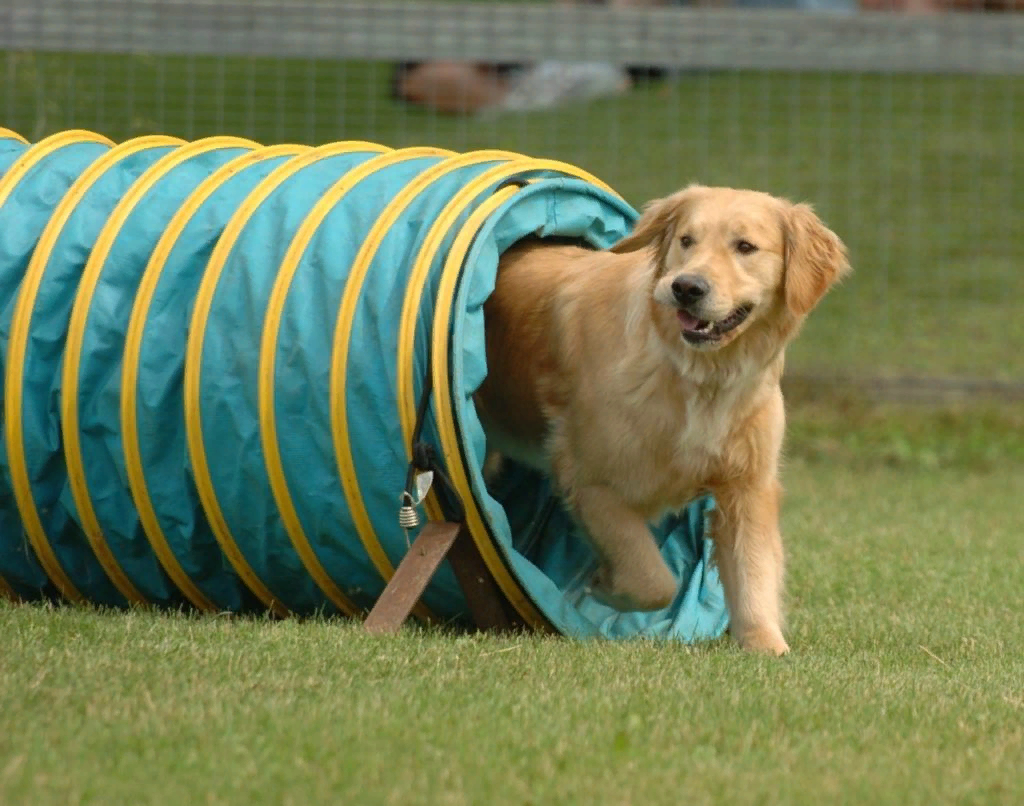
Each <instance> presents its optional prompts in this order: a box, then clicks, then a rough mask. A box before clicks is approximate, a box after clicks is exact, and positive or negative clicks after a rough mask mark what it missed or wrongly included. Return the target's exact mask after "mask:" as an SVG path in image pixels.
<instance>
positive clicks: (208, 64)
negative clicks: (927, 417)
mask: <svg viewBox="0 0 1024 806" xmlns="http://www.w3.org/2000/svg"><path fill="white" fill-rule="evenodd" d="M0 65H3V67H0V73H3V74H4V75H2V76H0V85H2V86H4V87H5V88H6V89H7V92H6V93H5V96H6V97H4V98H3V99H2V100H0V125H5V126H8V127H11V128H14V129H17V130H20V131H22V132H23V133H24V134H25V135H26V136H28V137H31V138H38V137H40V136H43V135H45V134H47V133H50V132H53V131H56V130H60V129H63V128H69V127H85V128H92V129H95V130H98V131H102V132H104V133H106V134H107V135H109V136H111V137H112V138H115V139H121V138H125V137H128V136H131V135H136V134H141V133H147V132H165V133H170V134H176V135H179V136H182V137H186V138H197V137H201V136H206V135H211V134H223V133H231V134H238V135H246V136H249V137H252V138H255V139H257V140H259V141H261V142H266V143H272V142H281V141H289V140H290V141H301V142H307V143H313V144H316V143H322V142H326V141H330V140H336V139H346V138H348V139H372V140H377V141H379V142H383V143H386V144H388V145H392V146H407V145H425V144H429V145H438V146H446V147H449V148H453V149H456V150H469V149H474V148H483V147H487V148H493V147H500V148H508V149H512V150H517V151H521V152H524V153H528V154H532V155H535V156H550V157H557V158H560V159H564V160H567V161H570V162H573V163H575V164H578V165H580V166H582V167H584V168H587V169H588V170H590V171H592V172H594V173H596V174H597V175H598V176H600V177H602V178H603V179H605V180H606V181H608V182H609V183H610V184H611V185H612V186H613V187H615V188H616V189H618V190H619V191H620V192H621V193H622V194H623V195H624V196H626V198H628V199H629V200H630V201H631V202H633V203H634V204H640V203H642V202H643V201H645V200H647V199H650V198H652V197H657V196H659V195H662V194H665V193H667V192H670V191H672V190H674V189H675V188H677V187H679V186H681V185H683V184H685V183H687V182H689V181H691V180H700V181H703V182H706V183H712V184H728V185H741V186H747V187H756V188H760V189H765V190H769V191H772V192H776V193H780V194H784V195H788V196H791V197H793V198H798V199H807V200H811V201H813V202H814V203H815V204H816V206H817V207H818V209H819V210H820V212H821V213H822V215H823V216H824V217H825V218H826V220H827V221H828V222H829V223H830V224H831V225H832V226H833V227H834V228H835V229H836V231H837V232H839V233H840V235H841V236H842V237H843V238H844V239H845V240H846V241H847V243H848V244H849V246H850V249H851V253H852V259H853V263H854V267H855V269H856V274H855V275H854V277H853V279H851V280H850V281H849V282H848V284H847V285H846V287H844V288H842V289H841V290H840V291H838V292H837V293H835V294H834V295H833V296H831V297H830V298H829V299H828V300H827V301H826V302H825V303H824V305H823V306H822V309H821V310H820V311H819V312H818V313H816V315H815V316H814V317H813V318H812V320H811V322H810V324H809V327H808V330H807V335H806V337H805V338H804V339H802V340H801V341H800V342H798V344H797V345H796V347H795V348H794V350H793V351H792V359H791V367H792V368H795V369H798V370H804V371H812V372H813V371H821V370H828V371H830V372H836V371H838V372H847V373H859V374H892V375H895V374H912V375H926V374H930V375H972V376H984V377H990V378H999V379H1005V380H1019V379H1021V378H1024V354H1022V353H1021V351H1020V349H1019V345H1020V344H1022V343H1024V317H1020V316H1018V315H1016V300H1017V299H1019V298H1020V297H1021V296H1022V294H1024V272H1022V271H1021V269H1020V267H1021V266H1022V265H1024V224H1022V222H1021V219H1020V215H1019V213H1020V199H1019V196H1020V189H1021V187H1024V138H1021V137H1019V136H1018V131H1017V130H1018V128H1019V126H1018V125H1017V117H1018V116H1019V110H1020V108H1021V107H1022V103H1024V79H1021V78H1020V77H952V76H931V77H925V76H869V75H854V74H842V75H839V74H810V73H754V72H726V71H723V72H716V73H702V72H694V73H688V74H684V75H682V76H680V77H679V78H678V80H675V81H670V82H665V83H661V84H654V85H651V86H648V87H646V88H643V89H638V90H635V91H633V92H631V93H630V94H629V95H627V96H625V97H623V98H621V99H615V100H605V101H599V102H595V103H591V104H586V105H579V106H572V107H566V108H563V109H557V110H552V111H548V112H539V113H533V114H516V115H506V116H502V117H496V118H490V119H476V118H474V119H468V118H441V117H437V116H435V115H431V114H428V113H424V112H422V111H417V110H415V109H412V108H409V107H407V106H405V105H402V104H399V103H396V102H394V101H392V100H390V98H389V90H388V82H389V80H390V76H391V68H390V65H387V64H372V63H371V64H366V63H349V62H326V61H294V60H293V61H288V60H274V59H211V58H149V57H144V56H138V57H130V58H126V57H119V56H102V57H100V56H82V55H79V56H70V55H61V54H51V55H44V54H31V53H8V54H6V56H4V54H0Z"/></svg>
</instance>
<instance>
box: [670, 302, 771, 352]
mask: <svg viewBox="0 0 1024 806" xmlns="http://www.w3.org/2000/svg"><path fill="white" fill-rule="evenodd" d="M752 310H754V306H753V305H741V306H740V307H738V308H736V309H735V310H734V311H733V312H732V313H730V314H729V315H728V316H727V317H725V319H719V320H718V321H717V322H708V321H707V320H705V319H698V318H697V317H696V316H694V315H693V314H692V313H689V312H687V311H684V310H682V309H680V310H679V311H678V312H677V316H678V317H679V324H681V325H682V326H683V338H684V339H686V340H687V341H688V342H690V344H709V343H711V342H714V341H718V340H719V339H720V338H722V336H724V335H725V334H726V333H728V332H729V331H730V330H735V329H736V328H738V327H739V326H740V325H742V324H743V322H744V321H746V318H747V317H748V316H750V312H751V311H752Z"/></svg>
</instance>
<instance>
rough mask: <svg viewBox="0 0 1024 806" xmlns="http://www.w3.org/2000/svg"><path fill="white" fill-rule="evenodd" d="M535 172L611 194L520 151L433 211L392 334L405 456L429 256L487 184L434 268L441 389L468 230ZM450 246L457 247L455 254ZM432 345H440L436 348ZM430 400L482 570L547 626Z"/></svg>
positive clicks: (437, 510) (434, 353) (530, 620)
mask: <svg viewBox="0 0 1024 806" xmlns="http://www.w3.org/2000/svg"><path fill="white" fill-rule="evenodd" d="M542 172H553V173H556V174H560V175H563V176H569V177H572V178H579V179H583V180H585V181H587V182H590V183H592V184H594V185H596V186H598V187H600V188H602V189H603V190H606V191H607V192H609V193H611V194H612V195H617V194H615V192H614V191H613V190H611V188H609V187H608V186H607V185H606V184H605V183H604V182H602V181H601V180H600V179H598V178H596V177H595V176H593V175H591V174H590V173H588V172H586V171H583V170H581V169H580V168H577V167H575V166H573V165H569V164H567V163H564V162H559V161H557V160H544V159H532V158H523V159H521V160H516V161H514V162H509V163H506V164H504V165H499V166H497V167H496V168H492V169H491V170H489V171H486V172H484V173H482V174H480V175H479V176H478V177H476V178H475V179H473V180H472V181H470V182H468V183H467V184H466V185H465V187H463V188H462V189H461V190H460V192H459V193H458V194H456V195H455V196H453V197H452V199H451V200H450V201H449V202H448V204H447V205H446V206H445V208H444V209H443V210H442V211H441V212H440V213H439V214H438V215H437V217H436V219H435V221H434V224H433V226H432V227H431V230H430V232H429V233H428V235H427V237H426V238H425V239H424V241H423V244H422V246H421V249H420V253H419V254H418V256H417V258H416V260H415V262H414V265H413V269H412V271H411V272H410V276H409V282H408V284H407V287H406V296H405V300H404V304H403V308H402V327H403V331H402V332H403V334H404V335H403V337H402V338H400V340H399V355H398V378H397V383H398V385H397V388H398V392H399V418H400V422H401V425H402V432H403V438H404V442H405V444H406V445H407V446H408V447H409V450H410V456H409V460H410V461H412V458H413V457H412V455H411V450H412V434H413V430H414V427H415V422H416V410H417V401H416V398H415V396H414V392H413V388H414V387H413V382H414V379H415V374H414V352H413V345H414V343H415V338H414V336H415V329H416V323H417V319H418V316H419V309H420V305H421V302H422V297H423V293H424V290H425V288H426V284H427V281H428V280H429V274H430V268H431V266H432V264H433V261H434V258H435V256H436V254H437V252H438V251H439V249H440V248H441V245H442V243H443V242H444V239H445V236H446V235H447V234H448V232H449V231H450V230H451V229H452V228H453V227H454V226H455V224H456V223H457V222H458V220H459V218H460V217H461V216H462V215H463V214H464V213H465V212H466V210H467V209H469V207H470V206H471V205H472V204H473V203H474V202H475V201H476V199H477V198H478V197H479V196H480V195H482V194H484V193H487V192H488V191H490V192H491V193H492V194H494V195H492V196H490V197H489V198H488V199H486V200H485V201H484V202H483V204H482V206H481V208H478V209H477V210H476V211H475V212H474V213H472V214H471V216H470V219H469V220H467V222H466V223H465V224H464V225H463V226H462V228H461V230H460V231H459V233H458V235H457V237H456V241H455V243H454V244H453V245H452V247H451V249H450V250H449V252H448V257H447V259H446V262H445V265H444V269H443V272H442V276H441V285H440V288H439V289H438V297H437V302H436V307H435V311H434V318H433V331H432V332H433V337H432V346H431V348H430V354H431V359H432V363H433V369H432V371H431V374H432V376H433V378H434V388H435V389H448V390H449V392H450V376H449V374H448V367H449V358H448V341H449V330H450V320H451V313H452V307H453V305H454V295H455V291H456V289H457V287H458V279H459V277H460V275H461V270H462V264H463V262H464V260H465V257H466V254H467V252H468V250H469V247H470V246H471V244H472V241H473V238H474V237H475V235H476V233H477V231H479V229H480V228H481V227H482V226H483V224H484V222H485V221H486V220H487V217H488V215H490V214H491V213H493V212H494V211H495V210H496V209H497V208H498V207H500V205H501V203H504V202H505V201H507V200H508V199H509V198H511V196H513V195H515V193H516V192H517V191H518V187H519V186H520V185H521V184H522V182H523V181H524V180H526V179H528V178H529V177H530V176H531V175H532V174H534V173H542ZM502 185H505V187H504V188H503V189H501V190H496V188H497V187H500V186H502ZM495 199H500V200H501V202H495ZM481 210H486V212H483V213H482V212H481ZM457 247H458V254H456V252H457ZM456 258H457V261H456ZM453 261H456V262H453ZM439 351H443V353H442V352H439ZM434 400H435V411H436V412H437V413H438V430H439V432H441V436H442V446H443V451H444V460H445V463H446V465H447V467H448V471H449V473H450V474H451V479H452V482H453V486H454V487H455V489H456V492H457V494H458V498H459V500H460V501H461V503H462V506H463V508H464V509H465V514H466V522H467V526H468V527H469V531H470V534H471V536H472V538H473V540H474V542H475V543H476V544H477V547H478V549H479V551H480V553H481V555H482V556H483V558H484V561H485V563H486V565H487V568H488V570H489V571H490V573H491V574H492V576H494V578H495V581H497V583H498V585H499V587H500V588H501V591H502V593H503V594H504V595H505V596H506V598H507V599H508V600H509V601H510V602H511V603H512V605H513V607H515V609H516V611H517V612H518V613H519V615H520V616H521V617H522V618H523V620H524V621H526V623H527V624H529V625H531V626H533V627H535V628H537V629H541V630H545V631H551V630H552V627H551V625H550V623H549V622H548V620H547V619H546V618H545V617H544V616H543V615H541V613H540V611H539V610H538V609H537V607H536V605H535V604H534V603H533V601H532V600H531V599H530V598H529V596H528V595H527V594H526V593H525V591H524V590H523V589H522V586H521V585H520V584H519V582H518V581H517V580H516V578H515V577H514V576H513V575H512V574H511V573H510V571H509V569H508V568H507V566H506V565H505V562H504V560H503V559H502V558H501V556H500V555H499V554H498V553H497V550H496V548H495V546H494V543H493V540H492V538H491V536H490V533H489V531H488V530H487V528H486V526H485V525H484V518H483V515H482V514H481V512H480V510H479V507H478V506H477V504H476V502H475V499H474V498H473V494H472V489H471V488H470V486H469V482H468V479H467V478H466V475H465V468H464V466H463V464H462V462H463V458H462V455H461V449H460V447H459V446H460V443H459V439H458V435H457V432H456V431H455V426H454V415H453V414H452V413H451V400H450V395H449V394H441V395H435V396H434ZM443 410H447V411H448V417H449V419H448V420H447V421H446V423H447V424H446V425H443V424H442V421H441V419H440V416H441V412H442V411H443ZM445 428H449V429H450V431H449V432H447V433H445V430H444V429H445ZM427 511H428V514H429V515H430V517H431V519H432V520H442V519H443V513H442V512H441V507H440V504H439V503H438V500H437V497H436V495H434V494H433V493H431V495H430V496H428V499H427Z"/></svg>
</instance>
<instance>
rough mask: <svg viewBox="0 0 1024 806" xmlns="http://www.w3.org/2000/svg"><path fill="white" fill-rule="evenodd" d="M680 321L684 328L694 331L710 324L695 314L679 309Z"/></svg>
mask: <svg viewBox="0 0 1024 806" xmlns="http://www.w3.org/2000/svg"><path fill="white" fill-rule="evenodd" d="M678 316H679V323H680V324H681V325H682V326H683V330H686V331H688V332H691V333H692V332H693V331H696V330H702V329H703V328H705V327H707V326H708V323H707V322H705V321H704V320H703V319H698V318H697V317H696V316H694V315H693V314H690V313H687V312H686V311H679V312H678Z"/></svg>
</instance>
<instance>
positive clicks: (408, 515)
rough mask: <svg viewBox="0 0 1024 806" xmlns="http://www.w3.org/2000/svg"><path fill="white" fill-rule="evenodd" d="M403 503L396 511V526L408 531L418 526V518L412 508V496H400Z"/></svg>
mask: <svg viewBox="0 0 1024 806" xmlns="http://www.w3.org/2000/svg"><path fill="white" fill-rule="evenodd" d="M402 498H403V499H404V501H405V503H404V504H402V506H401V507H399V509H398V525H399V526H401V527H402V528H403V529H405V530H406V531H408V530H409V529H415V528H416V527H418V526H419V525H420V516H419V513H418V512H417V511H416V507H415V506H414V503H413V500H412V496H410V495H409V494H408V493H404V494H403V495H402Z"/></svg>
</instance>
